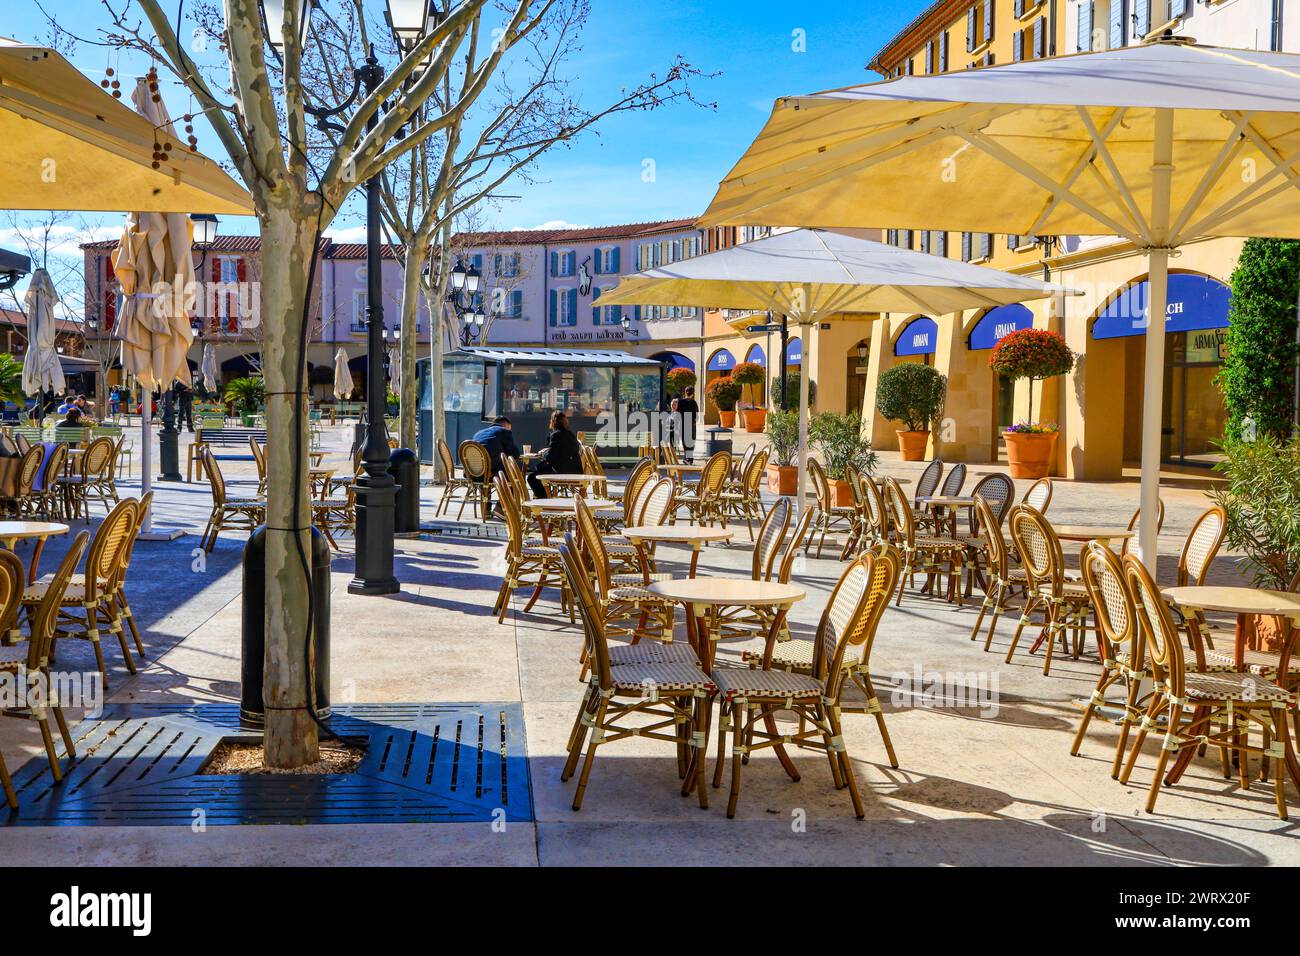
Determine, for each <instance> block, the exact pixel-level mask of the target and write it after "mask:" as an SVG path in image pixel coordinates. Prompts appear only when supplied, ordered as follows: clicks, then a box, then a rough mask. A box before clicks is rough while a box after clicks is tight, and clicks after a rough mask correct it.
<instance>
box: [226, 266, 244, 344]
mask: <svg viewBox="0 0 1300 956" xmlns="http://www.w3.org/2000/svg"><path fill="white" fill-rule="evenodd" d="M235 280H236V281H237V282H238V283H239V289H236V290H235V291H234V293H232V294H231V296H230V322H229V324H228V325H227V328H229V329H230V331H231V332H238V331H239V290H240V289H243V288H244V284H245V283H246V282H247V281H248V260H247V259H245V258H244V257H243V256H240V257H239V258H238V259H236V260H235Z"/></svg>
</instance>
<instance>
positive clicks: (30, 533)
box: [0, 521, 68, 584]
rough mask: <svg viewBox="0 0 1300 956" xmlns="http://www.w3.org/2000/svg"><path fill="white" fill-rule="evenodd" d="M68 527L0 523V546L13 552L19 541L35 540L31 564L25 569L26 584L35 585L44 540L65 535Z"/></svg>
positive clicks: (44, 524) (55, 523)
mask: <svg viewBox="0 0 1300 956" xmlns="http://www.w3.org/2000/svg"><path fill="white" fill-rule="evenodd" d="M67 533H68V526H67V525H66V524H60V523H59V522H57V521H0V545H3V546H4V547H5V548H6V549H7V550H9V551H13V550H14V548H15V546H16V545H17V544H18V542H19V541H26V540H35V542H36V548H35V550H34V551H32V560H31V564H30V565H28V568H27V583H28V584H35V583H36V576H37V573H38V571H37V569H38V568H39V567H40V564H41V550H42V549H43V548H44V547H45V539H46V538H48V537H51V536H52V535H56V534H67Z"/></svg>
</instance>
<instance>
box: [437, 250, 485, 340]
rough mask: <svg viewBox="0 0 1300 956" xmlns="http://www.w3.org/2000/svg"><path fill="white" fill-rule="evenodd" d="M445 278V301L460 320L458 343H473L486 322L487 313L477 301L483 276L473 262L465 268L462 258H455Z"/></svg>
mask: <svg viewBox="0 0 1300 956" xmlns="http://www.w3.org/2000/svg"><path fill="white" fill-rule="evenodd" d="M447 280H448V281H447V302H448V303H450V305H451V307H452V310H453V311H454V312H455V313H456V315H457V317H459V318H460V320H461V327H460V344H461V345H475V344H477V343H478V340H479V338H480V337H482V335H483V327H484V324H485V323H486V322H487V315H486V314H485V313H484V311H483V308H482V306H480V305H479V301H478V295H479V290H480V289H481V288H482V285H483V276H482V274H481V273H480V272H479V271H478V269H476V268H475V267H474V264H473V263H470V265H469V268H466V267H465V262H464V260H457V262H456V267H455V268H454V269H452V270H451V273H450V274H449V275H448V276H447Z"/></svg>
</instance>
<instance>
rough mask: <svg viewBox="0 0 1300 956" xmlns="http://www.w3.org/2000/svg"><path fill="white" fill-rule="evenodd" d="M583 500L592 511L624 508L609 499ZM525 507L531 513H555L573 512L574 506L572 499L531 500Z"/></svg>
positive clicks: (525, 503) (526, 502)
mask: <svg viewBox="0 0 1300 956" xmlns="http://www.w3.org/2000/svg"><path fill="white" fill-rule="evenodd" d="M583 500H584V501H585V502H586V504H587V507H588V508H590V509H591V510H592V511H601V510H604V509H607V508H622V507H623V506H622V505H621V504H619V503H618V502H617V501H610V500H609V499H608V498H585V499H583ZM524 507H525V508H527V509H528V510H529V511H539V512H542V513H548V512H555V511H573V507H574V505H573V499H572V498H529V499H528V500H527V501H525V502H524Z"/></svg>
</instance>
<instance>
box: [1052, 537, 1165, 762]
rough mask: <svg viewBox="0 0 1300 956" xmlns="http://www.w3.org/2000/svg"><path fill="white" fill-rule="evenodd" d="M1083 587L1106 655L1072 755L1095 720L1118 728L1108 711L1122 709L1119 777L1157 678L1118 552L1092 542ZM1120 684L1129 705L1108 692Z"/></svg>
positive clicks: (1085, 559)
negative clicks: (1148, 666)
mask: <svg viewBox="0 0 1300 956" xmlns="http://www.w3.org/2000/svg"><path fill="white" fill-rule="evenodd" d="M1080 564H1081V568H1082V571H1083V584H1084V587H1086V588H1087V589H1088V593H1089V594H1090V595H1091V596H1092V606H1093V611H1094V613H1095V615H1096V621H1097V646H1098V648H1099V649H1100V651H1101V675H1100V676H1099V677H1098V678H1097V686H1096V687H1095V688H1093V691H1092V696H1091V697H1089V698H1088V703H1087V704H1086V705H1085V706H1084V708H1083V718H1082V719H1081V720H1080V721H1079V729H1078V731H1077V732H1076V733H1075V735H1074V743H1073V744H1072V745H1071V747H1070V755H1071V756H1077V755H1078V753H1079V747H1080V746H1081V745H1082V744H1083V738H1084V736H1085V735H1086V734H1087V733H1088V724H1089V722H1091V720H1092V718H1093V717H1100V718H1101V719H1102V720H1106V721H1107V722H1111V723H1113V722H1114V721H1111V720H1110V718H1109V717H1107V716H1106V715H1107V712H1108V711H1109V710H1113V709H1116V708H1118V709H1119V712H1120V714H1119V721H1118V722H1119V725H1120V733H1119V742H1118V743H1117V744H1116V746H1115V759H1114V760H1113V761H1112V762H1111V768H1110V775H1111V776H1112V777H1114V778H1116V779H1118V778H1119V772H1120V764H1121V763H1122V761H1123V759H1124V748H1125V747H1126V746H1127V745H1128V737H1129V729H1130V728H1131V727H1132V726H1133V725H1134V724H1136V723H1138V721H1139V720H1141V717H1142V711H1143V708H1142V707H1141V706H1139V704H1140V702H1139V699H1138V695H1139V693H1140V692H1141V685H1142V681H1144V680H1150V678H1151V674H1150V673H1149V672H1147V671H1146V670H1144V669H1143V664H1144V661H1143V657H1144V647H1143V640H1142V634H1141V631H1140V630H1139V627H1138V620H1137V611H1136V608H1135V607H1134V605H1133V594H1132V592H1131V591H1130V590H1129V585H1128V582H1127V581H1125V579H1124V566H1123V564H1122V563H1121V561H1120V559H1119V558H1118V557H1116V556H1115V553H1114V552H1113V551H1111V550H1110V549H1109V548H1107V547H1106V546H1105V545H1102V544H1100V543H1099V542H1097V541H1091V542H1089V543H1088V546H1087V548H1085V549H1084V552H1083V558H1082V560H1081V562H1080ZM1116 685H1119V686H1120V687H1121V689H1123V690H1124V692H1125V693H1124V700H1123V701H1118V702H1117V701H1109V700H1107V699H1106V692H1107V691H1108V690H1110V689H1111V688H1112V687H1115V686H1116Z"/></svg>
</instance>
